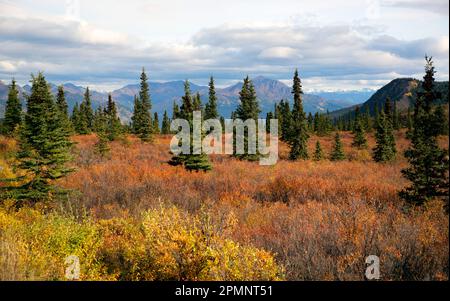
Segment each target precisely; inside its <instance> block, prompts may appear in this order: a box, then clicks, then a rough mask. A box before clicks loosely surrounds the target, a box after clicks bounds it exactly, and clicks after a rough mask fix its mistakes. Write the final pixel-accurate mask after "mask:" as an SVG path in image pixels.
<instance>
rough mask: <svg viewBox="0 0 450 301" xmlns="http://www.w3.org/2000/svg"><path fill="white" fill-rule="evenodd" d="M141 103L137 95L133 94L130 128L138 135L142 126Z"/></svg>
mask: <svg viewBox="0 0 450 301" xmlns="http://www.w3.org/2000/svg"><path fill="white" fill-rule="evenodd" d="M141 119H142V103H141V101H140V100H139V97H137V96H136V95H135V96H134V107H133V115H132V116H131V128H132V131H133V134H136V135H138V134H139V133H140V130H141V128H142V121H141Z"/></svg>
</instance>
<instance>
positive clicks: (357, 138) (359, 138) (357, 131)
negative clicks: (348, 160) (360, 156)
mask: <svg viewBox="0 0 450 301" xmlns="http://www.w3.org/2000/svg"><path fill="white" fill-rule="evenodd" d="M353 135H354V137H353V143H352V146H354V147H357V148H359V149H365V148H367V138H366V131H365V130H364V124H363V121H362V119H361V118H360V117H358V118H357V120H356V122H355V126H354V129H353Z"/></svg>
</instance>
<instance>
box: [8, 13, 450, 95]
mask: <svg viewBox="0 0 450 301" xmlns="http://www.w3.org/2000/svg"><path fill="white" fill-rule="evenodd" d="M448 52H449V50H448V36H444V37H440V38H437V37H429V38H423V39H417V40H400V39H398V38H396V37H393V36H390V35H386V34H384V35H380V31H379V30H378V28H376V27H370V26H368V25H364V26H356V25H354V26H350V25H346V24H331V25H319V24H313V25H308V24H305V23H301V24H298V23H295V22H294V23H293V22H289V23H286V24H278V25H266V26H264V25H259V26H256V25H246V26H239V27H238V26H235V25H230V24H228V25H222V26H216V27H211V28H205V29H202V30H199V31H198V32H197V33H196V34H194V35H193V36H192V37H191V38H190V39H188V40H187V41H186V42H178V43H163V42H159V43H156V42H154V43H148V42H147V41H143V40H140V39H138V38H135V37H132V36H130V35H126V34H123V33H118V32H115V31H110V30H104V29H102V28H98V27H96V26H93V25H92V24H89V23H87V22H84V21H80V20H76V19H67V18H45V19H44V18H39V17H32V16H27V17H25V16H23V15H17V16H2V15H0V78H2V79H9V78H11V77H13V76H15V77H16V78H17V79H19V80H22V81H25V80H27V79H28V78H27V77H28V76H29V74H30V73H31V72H36V71H38V70H42V71H45V73H46V75H47V78H48V79H49V80H53V81H59V82H61V81H73V82H90V83H92V84H97V85H105V86H106V85H110V84H114V83H118V82H120V83H123V82H126V81H129V82H130V81H132V82H134V81H136V79H137V78H138V73H139V71H140V69H141V68H142V66H145V67H146V68H147V69H148V70H149V73H150V77H151V79H158V80H172V79H186V78H190V79H194V80H195V79H206V78H208V77H209V76H210V75H211V74H214V75H215V76H216V77H217V78H218V79H219V80H222V81H230V80H236V79H240V78H242V77H244V76H245V75H246V74H250V75H251V76H255V75H265V76H269V77H272V78H276V79H285V78H290V77H292V72H293V70H294V69H295V68H297V67H298V68H299V70H300V72H301V76H302V77H304V78H306V79H308V78H310V80H309V82H308V81H306V82H307V83H310V84H311V85H316V86H319V85H320V86H322V85H323V84H324V83H329V82H330V81H331V80H335V81H339V79H345V81H344V80H342V81H340V82H341V83H342V84H347V85H351V81H357V80H361V79H364V80H367V81H368V82H358V84H357V85H363V84H364V83H367V84H368V85H371V83H377V81H381V80H385V79H386V76H387V75H395V74H404V75H408V74H420V73H421V72H422V70H423V56H424V54H425V53H427V54H429V55H433V56H435V58H436V60H435V61H436V64H437V69H438V71H439V72H440V74H441V76H442V75H445V76H447V77H448ZM320 79H322V80H320Z"/></svg>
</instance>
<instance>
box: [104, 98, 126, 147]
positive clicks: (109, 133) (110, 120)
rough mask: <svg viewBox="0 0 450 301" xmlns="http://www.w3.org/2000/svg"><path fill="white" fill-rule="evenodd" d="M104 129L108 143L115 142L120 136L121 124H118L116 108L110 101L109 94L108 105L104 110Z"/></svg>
mask: <svg viewBox="0 0 450 301" xmlns="http://www.w3.org/2000/svg"><path fill="white" fill-rule="evenodd" d="M105 114H106V116H105V117H106V128H105V134H106V137H107V139H108V140H109V141H114V140H116V139H117V138H118V137H119V136H120V135H121V134H122V123H121V122H120V118H119V113H118V112H117V106H116V103H115V102H114V100H113V99H112V96H111V94H109V95H108V104H107V107H106V110H105Z"/></svg>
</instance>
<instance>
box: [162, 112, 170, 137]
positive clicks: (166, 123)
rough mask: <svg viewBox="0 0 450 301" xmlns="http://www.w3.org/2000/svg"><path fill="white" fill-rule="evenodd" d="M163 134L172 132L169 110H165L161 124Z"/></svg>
mask: <svg viewBox="0 0 450 301" xmlns="http://www.w3.org/2000/svg"><path fill="white" fill-rule="evenodd" d="M161 134H163V135H169V134H170V119H169V115H168V114H167V111H164V115H163V120H162V126H161Z"/></svg>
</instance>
